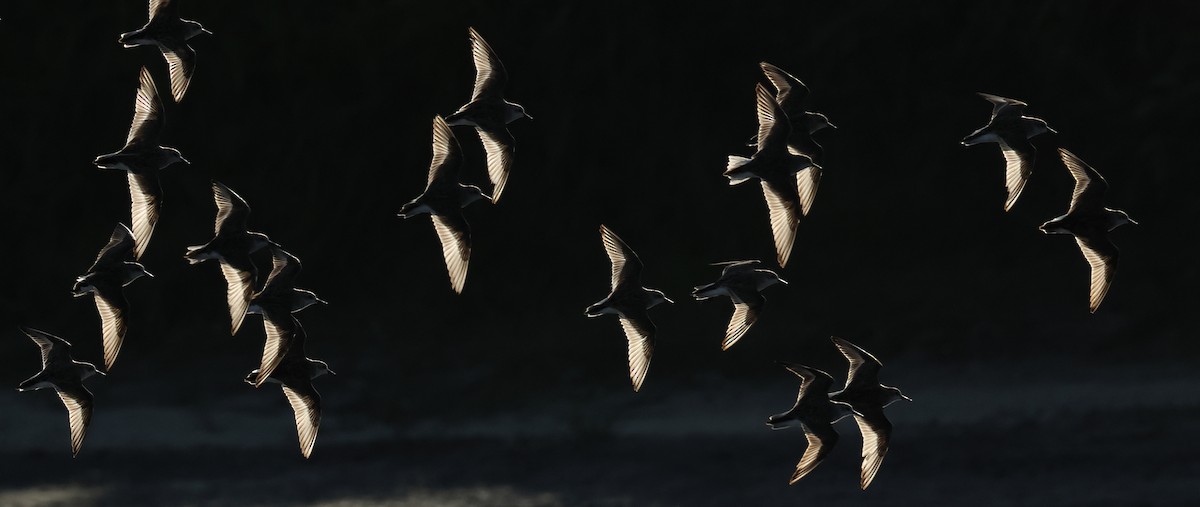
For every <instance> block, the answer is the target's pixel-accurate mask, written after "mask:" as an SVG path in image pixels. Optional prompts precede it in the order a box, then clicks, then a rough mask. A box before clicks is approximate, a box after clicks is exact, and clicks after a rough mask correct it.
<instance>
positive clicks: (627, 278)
mask: <svg viewBox="0 0 1200 507" xmlns="http://www.w3.org/2000/svg"><path fill="white" fill-rule="evenodd" d="M600 239H601V240H602V241H603V242H604V251H605V252H607V253H608V260H609V261H610V262H612V290H611V291H610V292H609V293H608V297H605V298H604V299H602V300H600V302H598V303H596V304H594V305H591V306H589V307H587V309H586V310H585V312H584V313H585V314H586V315H587V316H588V317H599V316H601V315H604V314H606V313H608V314H615V315H617V316H619V318H620V320H621V328H622V329H623V330H624V331H625V339H626V340H628V341H629V380H631V381H632V382H633V390H634V392H637V391H638V390H640V389H641V388H642V382H643V381H645V380H646V372H647V371H648V370H649V369H650V356H651V355H652V354H653V353H654V332H655V328H654V321H652V320H650V314H649V312H647V310H649V309H650V308H653V307H655V306H656V305H658V304H659V303H674V301H671V300H670V299H667V296H666V295H664V294H663V293H662V291H660V290H657V289H647V288H645V287H642V285H641V281H640V278H641V275H642V261H641V259H639V258H638V256H637V253H634V251H633V249H632V248H629V245H626V244H625V242H624V241H621V238H619V237H617V234H616V233H614V232H613V231H612V230H610V229H609V228H608V227H606V226H604V225H601V226H600Z"/></svg>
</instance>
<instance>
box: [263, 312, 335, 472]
mask: <svg viewBox="0 0 1200 507" xmlns="http://www.w3.org/2000/svg"><path fill="white" fill-rule="evenodd" d="M290 321H291V322H290V324H288V325H286V326H284V327H285V328H286V330H287V337H286V340H287V342H288V347H287V348H286V352H284V354H283V357H282V359H281V360H280V361H279V366H278V367H277V368H275V371H274V372H272V373H271V374H270V375H269V376H267V377H266V381H267V382H271V383H274V384H279V385H280V386H282V388H283V394H284V395H285V396H287V399H288V404H290V405H291V406H292V412H294V413H295V416H296V436H297V437H298V438H299V440H300V454H303V455H304V457H305V458H308V457H309V456H310V455H312V450H313V445H315V444H316V442H317V430H318V429H320V427H321V394H320V393H318V392H317V390H316V388H314V387H313V385H312V381H313V379H315V378H317V377H320V376H321V375H324V374H326V373H328V374H330V375H337V374H336V373H334V372H333V371H332V370H330V369H329V365H328V364H325V361H318V360H315V359H309V358H308V357H307V356H306V355H305V353H304V341H305V339H306V338H307V336H306V335H305V333H304V326H301V325H300V321H299V320H296V318H295V317H290ZM260 376H261V374H260V370H257V369H256V370H254V371H252V372H250V373H249V374H247V375H246V379H245V381H246V383H248V384H250V385H253V386H257V385H258V384H261V381H260V380H258V379H259V377H260Z"/></svg>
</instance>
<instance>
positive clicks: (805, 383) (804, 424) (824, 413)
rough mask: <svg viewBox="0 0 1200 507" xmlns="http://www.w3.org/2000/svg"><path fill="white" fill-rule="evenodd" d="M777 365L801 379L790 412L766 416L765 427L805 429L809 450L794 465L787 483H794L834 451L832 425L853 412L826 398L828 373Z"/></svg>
mask: <svg viewBox="0 0 1200 507" xmlns="http://www.w3.org/2000/svg"><path fill="white" fill-rule="evenodd" d="M780 364H782V365H783V367H784V368H787V369H788V371H790V372H792V373H794V374H796V376H797V377H800V391H799V393H797V394H796V404H795V405H792V408H791V410H788V411H787V412H784V413H782V414H777V415H773V416H771V417H768V418H767V426H770V427H771V429H773V430H778V429H783V428H789V427H791V426H794V425H796V424H799V425H800V427H801V428H803V429H804V436H805V438H807V439H808V447H807V448H806V449H804V455H803V456H801V458H800V462H799V463H797V464H796V471H795V472H794V473H792V478H791V480H789V481H788V484H795V483H796V481H799V480H800V479H803V478H804V476H806V475H808V473H809V472H812V471H813V469H814V468H817V465H820V464H821V460H823V459H825V456H828V455H829V452H830V451H832V450H833V446H834V445H835V444H837V441H838V434H837V431H835V430H834V429H833V423H835V422H838V421H840V420H842V419H843V418H844V417H846V416H848V415H852V414H854V410H853V409H852V408H850V405H847V404H846V403H843V402H840V401H834V400H830V399H829V388H830V386H832V385H833V377H831V376H829V374H828V373H825V372H823V371H821V370H818V369H816V368H811V367H808V366H804V365H801V364H796V363H780ZM854 415H857V414H854Z"/></svg>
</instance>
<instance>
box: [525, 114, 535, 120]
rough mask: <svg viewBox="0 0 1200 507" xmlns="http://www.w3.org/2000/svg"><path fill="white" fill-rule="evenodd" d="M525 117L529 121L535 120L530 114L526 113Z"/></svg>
mask: <svg viewBox="0 0 1200 507" xmlns="http://www.w3.org/2000/svg"><path fill="white" fill-rule="evenodd" d="M525 117H526V118H528V119H530V120H532V119H533V117H532V116H529V113H525Z"/></svg>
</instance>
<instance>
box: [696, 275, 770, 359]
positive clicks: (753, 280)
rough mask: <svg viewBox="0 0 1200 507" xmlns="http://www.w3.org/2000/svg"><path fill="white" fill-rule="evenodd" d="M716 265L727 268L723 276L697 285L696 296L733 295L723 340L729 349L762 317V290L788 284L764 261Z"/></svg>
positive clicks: (764, 299) (724, 348)
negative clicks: (767, 266)
mask: <svg viewBox="0 0 1200 507" xmlns="http://www.w3.org/2000/svg"><path fill="white" fill-rule="evenodd" d="M713 265H714V266H724V267H725V269H723V270H722V271H721V277H720V278H718V279H717V281H715V282H713V283H710V284H708V285H701V286H699V287H696V290H695V291H693V292H692V296H693V297H695V298H696V299H697V300H704V299H709V298H713V297H717V296H729V299H731V300H733V317H732V318H730V319H729V326H728V327H727V328H725V340H724V341H722V342H721V350H729V347H732V346H733V344H735V343H737V341H738V340H740V339H741V338H742V336H745V335H746V332H747V331H750V326H752V325H754V322H755V321H757V320H758V313H759V312H760V311H762V307H763V304H764V303H765V302H766V298H764V297H763V296H762V294H760V292H761V291H762V290H763V289H766V288H767V287H770V286H772V285H775V284H777V283H782V284H785V285H786V284H787V281H785V280H784V279H782V278H779V275H778V274H776V273H775V272H774V271H771V270H769V269H764V268H762V267H760V266H762V262H759V261H757V260H750V261H730V262H718V263H716V264H713Z"/></svg>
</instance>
